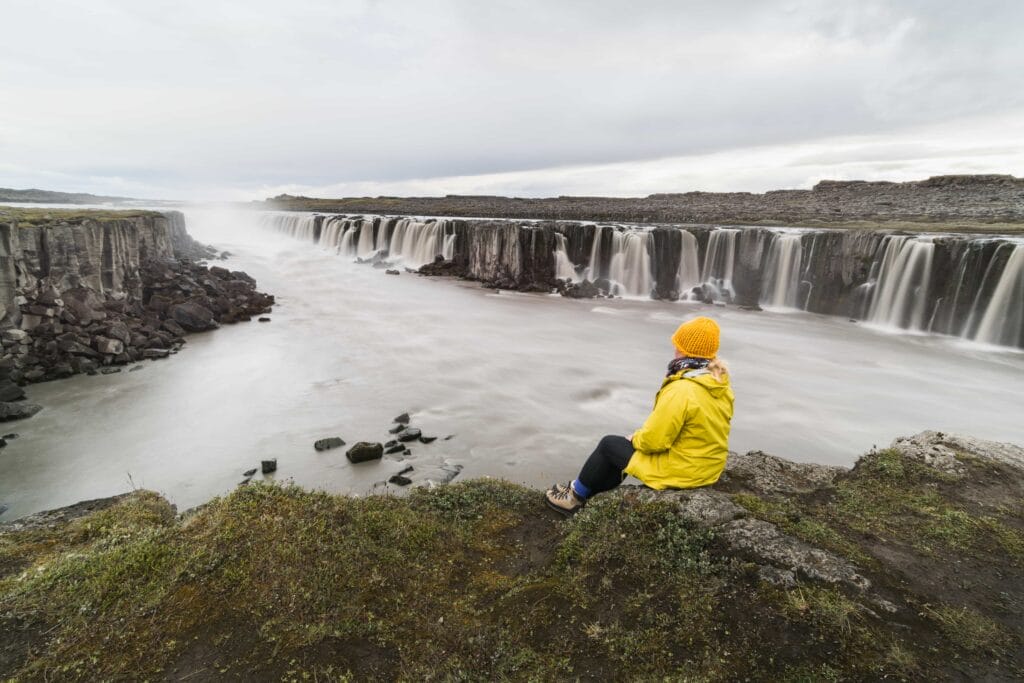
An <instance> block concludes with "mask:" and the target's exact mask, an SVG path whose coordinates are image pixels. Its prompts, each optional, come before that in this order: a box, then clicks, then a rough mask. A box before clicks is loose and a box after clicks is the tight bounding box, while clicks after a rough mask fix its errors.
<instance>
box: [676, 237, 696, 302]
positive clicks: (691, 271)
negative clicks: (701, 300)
mask: <svg viewBox="0 0 1024 683" xmlns="http://www.w3.org/2000/svg"><path fill="white" fill-rule="evenodd" d="M679 237H680V241H681V242H682V247H681V250H680V253H679V270H678V271H676V291H677V292H678V293H679V298H680V299H684V298H686V295H687V294H688V293H689V292H690V290H692V289H693V288H694V287H696V286H698V285H700V257H699V255H698V253H697V238H696V237H694V236H693V233H691V232H690V231H689V230H680V231H679Z"/></svg>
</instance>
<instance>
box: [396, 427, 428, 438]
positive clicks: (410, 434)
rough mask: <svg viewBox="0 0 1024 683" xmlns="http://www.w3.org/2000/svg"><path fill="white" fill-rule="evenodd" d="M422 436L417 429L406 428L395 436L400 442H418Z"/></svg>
mask: <svg viewBox="0 0 1024 683" xmlns="http://www.w3.org/2000/svg"><path fill="white" fill-rule="evenodd" d="M420 436H422V432H420V430H418V429H416V428H415V427H406V428H405V429H403V430H402V431H400V432H398V434H397V435H396V436H395V438H396V439H398V440H399V441H416V440H417V439H419V438H420Z"/></svg>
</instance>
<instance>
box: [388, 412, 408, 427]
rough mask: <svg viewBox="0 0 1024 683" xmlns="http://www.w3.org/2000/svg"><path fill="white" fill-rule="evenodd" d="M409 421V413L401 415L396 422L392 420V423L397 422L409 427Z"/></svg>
mask: <svg viewBox="0 0 1024 683" xmlns="http://www.w3.org/2000/svg"><path fill="white" fill-rule="evenodd" d="M409 419H410V418H409V413H402V414H401V415H399V416H398V417H396V418H395V419H394V420H392V422H397V423H398V424H401V425H407V424H409Z"/></svg>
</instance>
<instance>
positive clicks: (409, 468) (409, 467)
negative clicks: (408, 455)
mask: <svg viewBox="0 0 1024 683" xmlns="http://www.w3.org/2000/svg"><path fill="white" fill-rule="evenodd" d="M412 469H413V468H412V465H407V466H406V467H405V468H404V469H402V470H401V471H399V474H409V473H410V472H412Z"/></svg>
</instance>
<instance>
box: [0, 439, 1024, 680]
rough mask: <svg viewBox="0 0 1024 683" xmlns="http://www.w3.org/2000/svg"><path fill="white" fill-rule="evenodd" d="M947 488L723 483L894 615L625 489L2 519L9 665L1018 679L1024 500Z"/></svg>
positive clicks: (911, 482) (50, 674) (325, 497)
mask: <svg viewBox="0 0 1024 683" xmlns="http://www.w3.org/2000/svg"><path fill="white" fill-rule="evenodd" d="M971 467H977V468H981V470H983V471H980V472H978V473H976V474H977V477H984V476H989V475H992V476H995V474H999V475H1000V476H1001V475H1004V474H1005V473H995V474H994V473H992V472H990V471H989V469H990V468H991V466H989V465H984V464H978V463H974V464H971ZM918 468H921V469H918ZM1018 476H1019V475H1018ZM977 477H973V476H972V478H971V481H976V482H977V481H984V479H978V478H977ZM1003 480H1004V484H1005V477H1004V478H1003ZM979 485H980V484H979ZM954 486H956V483H954V482H952V481H946V480H945V479H944V478H943V477H942V476H939V475H935V474H933V473H931V472H928V471H925V468H923V466H919V465H916V464H915V463H911V462H908V461H906V460H905V459H903V458H901V457H900V456H898V455H894V454H892V453H879V454H874V455H872V456H868V457H867V458H865V459H864V460H863V461H862V463H861V464H860V466H858V468H856V469H855V470H854V471H853V472H852V473H851V474H850V475H848V476H846V477H844V478H843V479H841V480H840V481H839V482H838V483H837V485H836V486H835V488H834V489H832V490H828V491H825V492H818V493H816V494H814V495H808V496H802V497H801V496H796V497H791V498H789V499H782V498H777V499H769V498H762V497H757V496H752V495H749V494H748V495H745V496H737V497H736V499H737V501H739V502H741V503H742V504H743V505H744V506H745V507H747V508H748V509H749V510H750V511H751V514H753V515H756V516H759V517H764V518H765V519H769V520H770V521H773V522H776V523H778V524H779V525H780V526H782V527H783V528H785V529H786V530H787V531H788V532H790V533H793V534H795V535H798V536H801V537H803V538H805V539H807V540H809V541H812V542H814V543H816V544H819V545H822V546H825V547H829V548H831V549H833V550H834V551H836V552H839V553H840V554H844V555H846V556H847V557H850V558H852V559H854V560H855V561H858V563H859V564H860V565H861V566H862V567H864V569H865V572H866V573H867V574H868V575H869V576H870V577H871V578H872V581H873V582H874V583H875V584H876V586H877V587H878V590H880V591H882V592H883V593H884V595H885V597H886V598H887V599H889V600H891V601H893V602H894V603H895V604H896V605H897V606H898V607H899V611H898V612H897V613H895V614H887V613H884V612H883V611H881V610H880V609H879V607H878V605H877V603H876V602H873V601H872V600H871V599H870V598H869V596H867V595H865V594H859V593H851V592H848V591H845V590H840V589H837V588H835V587H832V586H826V585H821V584H814V583H801V584H799V585H797V586H796V587H793V588H788V589H787V588H782V587H778V586H775V585H772V584H768V583H764V582H762V581H760V580H759V579H758V575H757V571H756V570H757V567H756V565H753V564H752V563H750V562H747V561H745V560H744V559H742V558H738V557H735V556H733V555H731V554H730V552H729V551H728V550H727V549H726V548H725V547H724V545H723V544H722V543H721V541H720V539H718V538H716V535H715V533H714V532H713V531H711V530H707V529H701V528H698V527H695V526H693V525H692V524H691V523H689V522H687V521H686V520H684V519H682V518H680V517H679V516H678V515H677V514H676V510H675V508H674V507H672V506H671V505H669V504H667V503H666V502H664V501H657V500H655V501H653V502H651V501H648V502H644V501H641V500H639V499H637V498H636V497H630V496H628V495H625V496H624V495H615V494H612V495H605V496H601V497H597V498H595V499H594V500H593V501H592V502H591V503H590V504H589V505H588V506H587V508H586V509H585V510H584V511H583V512H582V513H581V514H579V515H577V516H576V517H575V518H573V519H571V520H568V521H563V520H561V519H560V518H559V517H557V516H556V515H555V514H554V513H552V512H550V511H549V510H547V509H546V508H545V507H544V505H543V503H542V501H541V499H540V494H539V493H538V492H536V491H531V490H528V489H524V488H521V487H518V486H515V485H511V484H508V483H503V482H497V481H489V480H481V481H470V482H465V483H461V484H456V485H450V486H447V487H442V488H439V489H435V490H431V491H417V492H414V493H413V494H412V495H410V496H408V497H404V498H394V497H381V496H374V497H367V498H352V497H343V496H335V495H329V494H325V493H319V492H310V491H305V490H302V489H300V488H297V487H282V486H274V485H251V486H248V487H243V488H240V489H239V490H237V491H236V492H234V493H232V494H231V495H229V496H226V497H224V498H221V499H218V500H215V501H213V502H212V503H210V504H209V505H206V506H204V507H203V508H201V509H200V510H198V511H196V512H194V513H192V514H190V515H187V516H185V517H184V518H178V517H175V516H174V514H173V510H172V509H171V508H170V506H169V505H168V504H167V503H166V501H164V500H163V499H162V498H160V497H159V496H157V495H156V494H153V493H150V492H145V491H139V492H136V493H134V494H132V495H131V496H129V497H127V498H125V499H123V500H121V501H119V502H117V503H116V504H114V505H113V506H111V507H108V508H106V509H104V510H100V511H97V512H94V513H92V514H89V515H86V516H84V517H81V518H78V519H75V520H72V521H70V522H66V523H62V524H59V525H56V526H54V527H53V528H43V529H31V530H23V531H18V532H11V531H7V532H2V533H0V633H3V639H2V641H3V643H4V644H3V645H2V646H0V676H6V677H11V678H13V679H15V680H124V679H131V680H144V679H148V680H189V681H196V680H210V679H222V678H229V679H243V680H289V681H290V680H318V681H323V680H367V679H371V680H372V679H381V680H394V679H401V680H556V679H557V680H565V679H569V680H575V679H581V680H637V679H640V680H662V679H670V680H692V681H732V680H791V681H812V680H813V681H816V680H879V679H893V680H900V679H932V680H943V679H969V678H972V677H975V676H986V675H987V676H991V677H994V678H1013V677H1014V676H1019V675H1022V674H1024V669H1022V668H1021V667H1022V665H1024V661H1022V657H1021V651H1022V648H1021V645H1022V630H1021V629H1022V624H1021V622H1020V618H1021V617H1020V612H1019V610H1018V611H1017V612H1016V615H1014V613H1013V605H1014V604H1016V605H1018V606H1019V605H1020V600H1021V597H1022V587H1021V578H1020V577H1021V573H1020V566H1021V556H1020V548H1021V545H1020V543H1021V539H1022V535H1021V529H1022V516H1021V512H1022V509H1021V507H1020V498H1019V497H1017V498H1016V502H1014V501H1013V500H1011V499H1012V498H1013V496H1012V495H1010V494H1007V495H1006V496H1003V498H1001V499H1000V501H999V502H998V504H996V505H994V506H991V509H990V507H988V506H979V505H978V504H976V503H974V502H971V501H970V500H968V499H967V498H964V497H959V498H958V497H957V495H955V494H954V492H953V491H954V489H952V488H951V487H954ZM890 546H892V547H898V548H899V549H900V553H901V554H899V555H898V560H893V559H892V556H894V555H893V553H892V552H890V550H889V548H890ZM952 558H957V559H958V560H959V561H961V563H962V564H961V565H960V571H959V574H958V575H957V576H956V580H964V579H967V578H969V577H972V576H973V577H978V576H980V575H978V574H977V573H972V572H973V569H970V568H972V567H974V566H975V564H974V563H978V564H981V563H985V562H987V563H990V564H991V566H992V568H993V570H998V571H1001V572H1003V575H1004V579H1005V580H1004V581H1003V583H1001V584H999V585H998V586H996V585H995V584H992V585H988V584H986V585H981V584H979V585H976V586H974V587H972V589H971V590H967V591H965V590H963V589H962V588H956V589H953V588H950V587H949V586H946V585H944V584H942V579H943V577H944V576H946V575H947V574H948V573H949V571H948V569H946V567H947V566H948V565H950V564H951V560H952ZM915 563H916V564H915ZM904 570H907V572H910V571H911V570H912V571H913V572H916V573H915V574H914V575H913V576H911V575H909V573H905V572H904ZM946 578H949V577H946ZM983 578H985V580H989V579H990V578H991V576H990V575H985V577H983ZM997 593H1003V594H1004V596H1003V597H1002V598H997V597H994V596H996V594H997ZM965 596H967V597H965ZM998 600H1003V601H1004V603H1005V604H1003V605H1002V606H1000V605H998V604H996V602H997V601H998ZM1014 601H1016V602H1015V603H1014Z"/></svg>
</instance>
